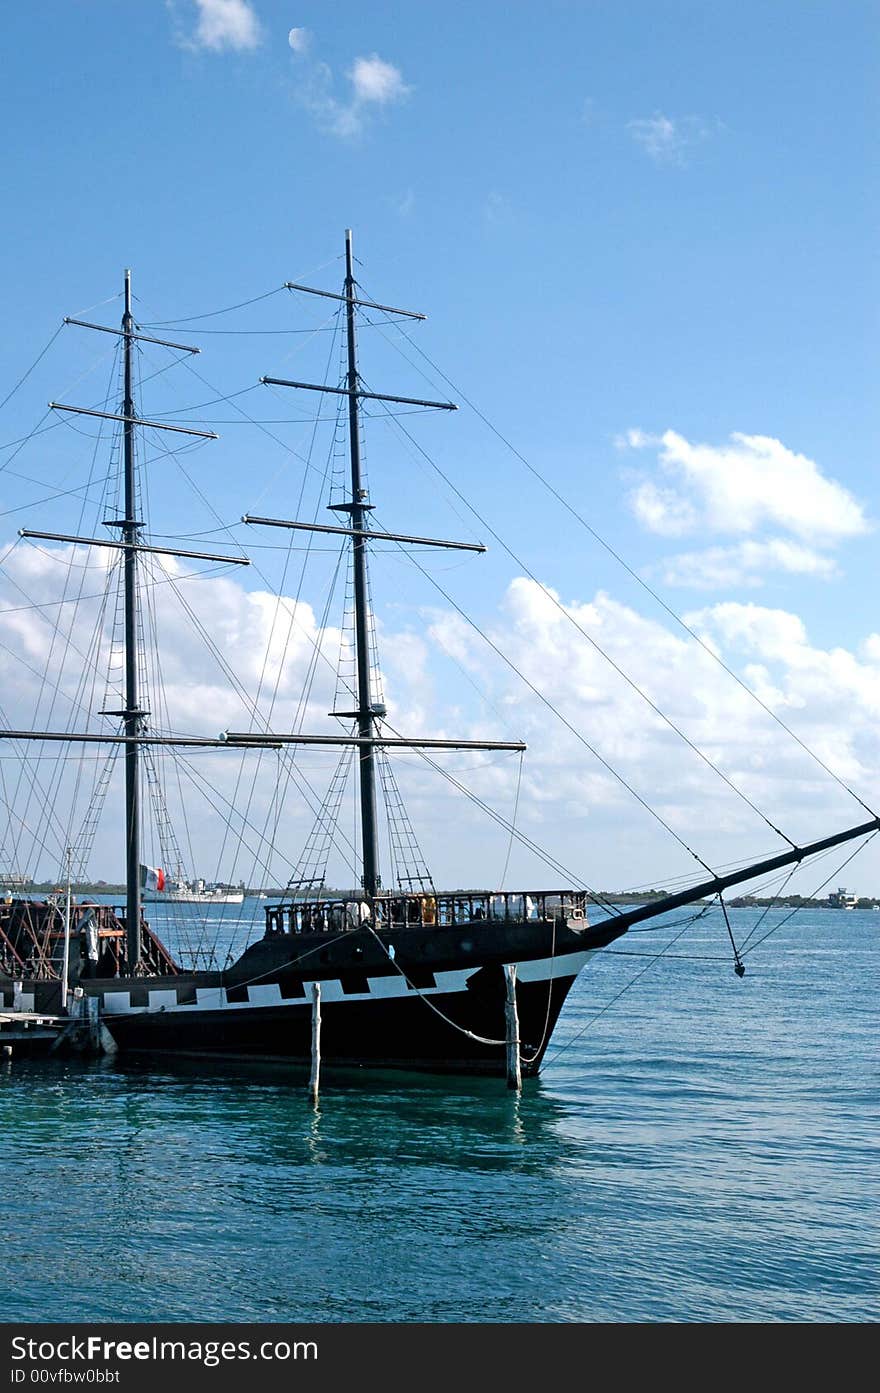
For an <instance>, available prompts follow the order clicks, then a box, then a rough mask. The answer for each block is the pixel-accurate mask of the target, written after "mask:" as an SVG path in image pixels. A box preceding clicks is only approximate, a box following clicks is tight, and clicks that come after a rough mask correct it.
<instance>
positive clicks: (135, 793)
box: [120, 271, 144, 973]
mask: <svg viewBox="0 0 880 1393" xmlns="http://www.w3.org/2000/svg"><path fill="white" fill-rule="evenodd" d="M122 334H123V355H124V356H123V362H124V384H125V385H124V400H123V403H122V415H123V417H124V424H123V467H124V488H125V516H124V517H123V518H121V519H120V523H121V529H122V540H123V542H124V543H125V551H124V552H123V556H124V572H123V575H124V600H125V707H124V710H123V726H124V729H125V734H126V736H128V737H129V738H128V740H127V741H126V745H125V905H126V909H125V930H126V959H127V964H128V971H129V972H130V973H132V972H136V971H137V968H138V964H139V963H140V957H141V870H140V860H141V827H140V821H141V812H140V745H139V744H138V741H137V738H136V737H137V736H138V735H139V734H140V732H141V725H142V720H143V716H144V713H143V712H142V711H141V710H140V707H139V706H138V664H137V657H138V654H137V629H138V623H137V621H138V613H137V550H136V546H137V539H138V533H139V531H140V527H141V524H140V522H139V520H138V517H137V498H136V493H135V474H134V395H133V391H132V380H131V360H132V336H133V334H134V320H133V319H132V314H131V271H126V273H125V313H124V314H123V316H122Z"/></svg>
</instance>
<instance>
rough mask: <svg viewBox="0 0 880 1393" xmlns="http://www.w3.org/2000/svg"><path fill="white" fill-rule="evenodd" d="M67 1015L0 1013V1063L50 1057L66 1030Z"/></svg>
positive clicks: (27, 1012)
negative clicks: (6, 1060)
mask: <svg viewBox="0 0 880 1393" xmlns="http://www.w3.org/2000/svg"><path fill="white" fill-rule="evenodd" d="M69 1025H70V1020H69V1019H68V1017H67V1016H47V1015H45V1014H43V1013H40V1012H37V1011H0V1061H2V1060H4V1059H35V1058H41V1057H42V1056H44V1055H48V1054H51V1053H52V1051H53V1049H54V1048H55V1046H56V1045H57V1044H58V1041H59V1040H60V1039H61V1035H62V1033H63V1031H64V1030H65V1028H66V1027H67V1026H69Z"/></svg>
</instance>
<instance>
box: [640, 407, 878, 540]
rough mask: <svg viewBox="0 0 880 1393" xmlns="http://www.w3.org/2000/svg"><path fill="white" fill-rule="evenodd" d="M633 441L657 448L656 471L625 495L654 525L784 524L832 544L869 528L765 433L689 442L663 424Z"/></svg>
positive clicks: (676, 530) (848, 499)
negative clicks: (656, 431)
mask: <svg viewBox="0 0 880 1393" xmlns="http://www.w3.org/2000/svg"><path fill="white" fill-rule="evenodd" d="M629 443H630V444H631V445H632V446H635V447H636V448H641V449H644V448H649V447H654V448H657V447H659V457H658V462H659V466H660V476H661V478H662V479H664V480H668V481H671V482H670V483H668V484H667V483H664V484H663V485H660V484H658V483H657V482H655V480H653V479H647V480H645V481H644V482H642V483H641V484H640V485H639V486H638V487H637V488H636V489H635V491H634V493H633V494H632V496H631V503H632V507H633V510H634V512H635V514H636V517H637V518H638V519H639V521H640V522H641V523H642V524H643V525H644V526H645V527H647V528H648V529H649V530H650V531H652V532H657V533H660V534H662V535H666V536H681V535H683V534H684V533H687V532H696V531H698V530H702V531H708V532H714V533H721V534H724V533H727V534H730V533H733V534H736V533H740V534H744V533H752V532H755V531H757V530H758V529H759V528H760V527H761V526H762V525H765V524H772V525H774V526H776V527H782V528H784V529H785V530H786V531H788V532H790V533H793V534H794V535H795V536H796V537H799V538H801V539H803V540H805V541H809V542H812V543H813V544H815V545H819V546H831V545H834V544H835V543H837V542H839V541H841V540H843V539H844V538H848V537H854V536H858V535H859V534H861V533H865V532H867V531H868V521H867V519H866V517H865V513H864V510H863V508H862V506H861V504H860V503H859V502H858V501H857V500H856V499H855V498H854V497H853V496H852V494H851V493H849V491H848V490H847V489H845V488H844V487H843V486H842V485H841V484H838V483H836V482H835V481H834V480H833V479H829V478H827V477H826V476H825V475H824V474H823V473H822V471H821V470H820V468H819V466H818V465H817V464H816V463H815V462H814V461H813V460H811V459H809V458H808V457H807V456H806V455H801V454H797V453H796V452H794V451H793V450H789V449H788V448H787V447H786V446H785V445H783V444H782V442H781V441H779V440H775V439H774V438H773V437H772V436H767V435H745V434H743V433H742V432H739V431H736V432H734V434H733V435H731V437H730V443H729V444H725V445H705V444H693V443H691V442H690V441H689V440H686V439H685V438H684V436H682V435H679V434H678V433H677V432H676V431H672V430H668V431H666V432H665V433H664V434H663V435H662V436H661V437H660V440H659V442H658V441H657V439H656V438H655V437H649V436H643V435H641V433H638V432H635V433H633V432H631V433H630V436H629Z"/></svg>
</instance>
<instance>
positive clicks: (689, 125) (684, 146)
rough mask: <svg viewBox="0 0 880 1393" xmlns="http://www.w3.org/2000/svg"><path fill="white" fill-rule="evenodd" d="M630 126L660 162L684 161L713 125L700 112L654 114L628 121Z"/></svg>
mask: <svg viewBox="0 0 880 1393" xmlns="http://www.w3.org/2000/svg"><path fill="white" fill-rule="evenodd" d="M626 128H627V130H628V131H629V133H630V135H631V136H632V138H633V140H634V141H635V142H636V144H637V145H640V146H641V147H642V149H643V150H644V151H645V153H646V154H648V155H650V157H651V159H652V160H654V162H655V163H656V164H674V165H683V164H685V163H686V162H687V156H688V154H689V152H690V151H691V150H692V149H693V147H694V146H695V145H698V144H700V143H702V142H703V141H704V140H706V139H707V138H708V136H709V134H710V132H711V129H712V128H711V126H710V125H709V124H708V123H707V122H706V121H704V120H703V119H702V118H701V117H699V116H684V117H678V118H673V117H671V116H665V115H664V114H663V112H662V111H656V112H655V113H654V115H653V116H648V117H641V118H639V119H638V120H634V121H628V122H627V127H626Z"/></svg>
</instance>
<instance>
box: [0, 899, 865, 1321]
mask: <svg viewBox="0 0 880 1393" xmlns="http://www.w3.org/2000/svg"><path fill="white" fill-rule="evenodd" d="M755 917H756V916H755V914H754V913H753V912H750V911H746V910H741V911H735V912H734V913H733V914H732V919H733V923H734V929H735V932H736V934H737V936H738V937H740V938H744V937H745V935H746V933H747V932H748V930H749V928H750V927H751V926H752V925H753V924H754V922H755ZM779 917H780V916H776V918H777V919H778V918H779ZM772 922H774V920H773V918H772V917H771V918H770V919H768V920H767V921H765V924H764V926H763V929H762V932H763V931H764V930H766V928H767V927H769V926H770V924H771V923H772ZM674 932H678V930H677V929H676V930H674ZM669 936H671V935H669V934H667V935H666V937H664V935H663V934H662V933H661V932H654V933H650V934H649V933H643V934H640V935H638V936H637V935H635V934H631V935H629V936H628V937H627V938H625V939H624V940H622V942H621V943H620V944H619V945H618V947H619V948H620V949H621V950H623V949H625V950H626V953H627V954H640V955H641V954H652V953H654V952H656V951H657V950H658V949H659V947H661V946H662V944H663V942H664V941H667V939H668V937H669ZM726 942H727V940H726V935H725V932H724V928H723V924H722V922H721V921H720V919H719V918H718V916H717V914H715V913H714V912H713V914H711V915H709V916H707V918H706V919H704V920H702V921H701V922H700V923H698V924H697V925H695V926H694V927H693V929H692V930H691V931H689V932H688V933H687V934H686V935H685V937H684V938H682V939H680V940H679V941H678V942H677V943H676V944H675V945H674V946H673V947H672V948H671V949H670V953H671V954H688V955H690V956H688V957H678V956H676V957H667V958H664V959H662V960H661V961H659V962H657V963H655V964H654V965H653V966H651V967H650V968H649V970H648V971H645V972H643V973H642V969H644V968H645V967H646V965H647V964H648V963H649V962H650V958H649V957H641V956H639V957H634V956H628V955H627V956H625V955H624V954H623V953H622V952H620V953H614V952H612V951H606V952H605V953H603V954H600V955H598V956H597V957H596V958H595V959H594V960H593V963H592V964H591V966H590V967H589V968H588V969H587V970H586V972H585V973H584V974H582V976H581V978H580V979H579V981H578V983H577V984H576V986H575V989H574V991H573V992H572V994H571V996H570V998H569V1001H568V1003H567V1005H566V1008H565V1011H564V1013H563V1017H562V1020H561V1021H560V1024H559V1026H558V1028H557V1031H556V1033H555V1035H554V1038H553V1042H552V1044H551V1047H550V1050H549V1052H548V1063H547V1066H546V1070H545V1073H544V1074H543V1076H542V1077H541V1079H539V1080H537V1081H534V1082H532V1083H531V1084H527V1085H526V1088H525V1090H524V1092H523V1094H522V1097H521V1098H517V1097H516V1096H515V1095H512V1094H510V1093H508V1091H507V1090H506V1089H505V1088H504V1086H503V1085H502V1084H501V1083H499V1082H497V1081H485V1080H482V1081H477V1082H472V1081H462V1080H457V1079H453V1080H448V1079H447V1080H438V1079H426V1078H424V1077H417V1076H412V1077H407V1078H403V1077H401V1076H395V1075H392V1074H381V1075H371V1076H369V1077H367V1076H364V1075H352V1076H348V1077H345V1078H337V1079H333V1080H331V1079H330V1078H329V1077H327V1078H325V1080H324V1087H323V1092H322V1098H321V1106H320V1110H319V1111H318V1112H314V1111H313V1110H312V1109H311V1108H310V1106H309V1105H308V1101H307V1097H306V1090H305V1084H304V1080H303V1078H302V1077H301V1076H299V1075H297V1074H294V1073H290V1072H288V1071H287V1070H282V1069H277V1068H253V1069H244V1068H242V1067H226V1066H219V1067H208V1066H198V1065H193V1064H191V1065H187V1066H183V1065H180V1066H176V1067H168V1066H166V1065H164V1064H162V1065H158V1066H157V1065H153V1064H143V1063H135V1062H133V1061H130V1062H126V1061H124V1060H117V1061H99V1062H97V1063H92V1064H79V1063H51V1064H46V1063H26V1062H24V1061H21V1062H15V1061H13V1062H12V1063H11V1064H4V1065H2V1066H0V1164H2V1173H3V1175H4V1177H5V1181H4V1185H3V1210H4V1215H3V1234H4V1242H3V1244H2V1255H0V1286H2V1289H3V1290H2V1300H3V1313H4V1314H3V1319H4V1320H6V1321H20V1320H21V1321H41V1320H52V1321H111V1320H122V1321H127V1320H131V1321H141V1320H147V1321H161V1320H186V1321H190V1320H192V1321H219V1320H224V1321H225V1320H231V1321H237V1320H241V1321H266V1322H271V1321H331V1322H340V1321H382V1322H397V1321H431V1322H459V1321H504V1322H511V1321H516V1322H525V1321H528V1322H534V1321H541V1322H545V1321H550V1322H571V1321H578V1322H588V1321H612V1322H622V1321H639V1322H643V1321H667V1322H668V1321H737V1320H743V1321H810V1322H815V1321H862V1322H864V1321H876V1320H877V1319H878V1318H880V1280H878V1272H880V1157H878V1146H877V1107H878V1101H880V1081H878V1052H877V1033H876V1024H877V1010H876V1003H877V987H878V978H880V965H878V964H880V956H878V946H880V914H871V913H860V912H853V913H840V912H839V913H835V912H833V911H812V912H808V913H801V914H799V915H797V916H796V917H795V919H793V920H792V921H791V922H790V923H789V924H787V925H785V926H783V927H782V928H780V929H779V930H778V932H777V933H776V934H774V936H773V937H771V938H770V939H769V941H768V942H767V943H765V944H764V945H763V946H762V947H761V948H760V949H758V950H757V951H756V952H755V953H754V954H751V955H749V956H747V959H746V962H747V968H748V971H747V975H746V977H745V978H744V979H743V980H742V981H740V980H738V979H737V978H736V977H735V975H734V973H733V971H732V966H731V961H730V953H729V949H727V950H726V949H725V944H726ZM639 973H642V975H641V976H638V977H637V974H639ZM634 979H635V980H634ZM620 992H623V995H622V996H620V997H619V999H618V1000H616V1001H615V1002H614V1004H613V1005H611V1006H610V1007H609V1009H607V1010H605V1011H604V1012H603V1013H602V1014H601V1015H599V1016H598V1018H596V1019H593V1018H594V1017H596V1013H597V1012H599V1011H602V1008H603V1007H605V1006H606V1005H608V1003H610V1002H612V1001H613V999H614V998H615V997H617V996H618V993H620ZM591 1022H592V1023H591ZM563 1047H564V1048H563ZM560 1049H561V1053H558V1054H557V1051H559V1050H560Z"/></svg>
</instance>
